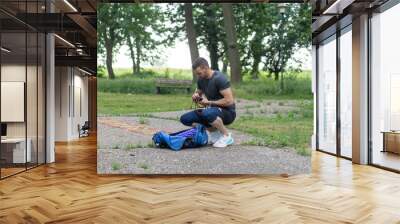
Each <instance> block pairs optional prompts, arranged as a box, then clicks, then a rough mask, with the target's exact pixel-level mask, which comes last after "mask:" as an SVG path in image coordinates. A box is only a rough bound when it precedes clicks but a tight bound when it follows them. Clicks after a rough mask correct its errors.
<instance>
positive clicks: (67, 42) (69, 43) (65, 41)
mask: <svg viewBox="0 0 400 224" xmlns="http://www.w3.org/2000/svg"><path fill="white" fill-rule="evenodd" d="M54 36H55V37H57V38H58V39H60V40H61V41H63V42H64V43H66V44H67V45H69V46H70V47H73V48H75V45H73V44H71V42H69V41H67V40H66V39H64V38H62V37H60V36H59V35H57V34H54Z"/></svg>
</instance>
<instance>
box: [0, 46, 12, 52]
mask: <svg viewBox="0 0 400 224" xmlns="http://www.w3.org/2000/svg"><path fill="white" fill-rule="evenodd" d="M0 49H1V50H2V51H4V52H6V53H10V52H11V51H10V50H8V49H7V48H5V47H1V48H0Z"/></svg>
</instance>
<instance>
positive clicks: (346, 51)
mask: <svg viewBox="0 0 400 224" xmlns="http://www.w3.org/2000/svg"><path fill="white" fill-rule="evenodd" d="M351 48H352V34H351V26H348V27H347V28H346V29H344V30H343V31H342V34H341V36H340V154H341V156H344V157H347V158H351V157H352V148H351V147H352V137H351V136H352V96H353V95H352V74H353V71H352V49H351Z"/></svg>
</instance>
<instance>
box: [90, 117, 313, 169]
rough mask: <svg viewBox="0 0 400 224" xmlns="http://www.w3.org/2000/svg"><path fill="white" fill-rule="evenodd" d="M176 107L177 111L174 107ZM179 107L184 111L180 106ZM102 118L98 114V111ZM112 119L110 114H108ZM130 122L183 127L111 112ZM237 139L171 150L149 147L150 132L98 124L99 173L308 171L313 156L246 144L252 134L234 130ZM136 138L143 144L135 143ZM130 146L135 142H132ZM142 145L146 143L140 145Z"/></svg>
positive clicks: (167, 128)
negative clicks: (225, 144) (222, 145)
mask: <svg viewBox="0 0 400 224" xmlns="http://www.w3.org/2000/svg"><path fill="white" fill-rule="evenodd" d="M177 113H179V112H177ZM180 113H182V112H180ZM99 119H100V120H101V119H102V118H101V117H99ZM107 119H110V117H107ZM111 119H112V120H113V121H116V122H119V123H123V124H129V126H138V125H147V126H149V127H151V128H153V129H154V130H155V131H158V130H164V131H167V132H175V131H179V130H182V129H184V128H187V127H185V126H183V125H182V124H180V123H179V122H177V121H175V120H168V119H160V118H144V119H143V118H138V117H112V118H111ZM232 133H233V136H234V139H235V144H234V145H233V146H230V147H227V148H214V147H211V146H207V147H202V148H196V149H184V150H182V151H178V152H175V151H172V150H168V149H159V148H148V146H147V145H148V143H151V137H152V135H151V134H149V133H144V132H143V133H141V131H140V130H136V129H135V130H134V131H132V130H131V131H130V130H128V129H124V128H116V127H111V126H109V125H107V124H105V123H103V124H102V123H101V122H99V124H98V140H99V144H98V146H99V149H98V154H97V155H98V161H97V164H98V165H97V169H98V173H99V174H299V173H308V172H310V169H311V160H310V157H308V156H301V155H298V154H297V153H296V152H294V151H293V150H291V149H270V148H268V147H259V146H245V145H240V144H241V143H244V142H247V141H249V140H251V139H252V138H253V137H252V136H250V135H247V134H244V133H241V132H238V131H235V130H232ZM138 144H140V145H142V147H140V148H138V146H137V145H138ZM133 146H134V147H133ZM144 147H145V148H144Z"/></svg>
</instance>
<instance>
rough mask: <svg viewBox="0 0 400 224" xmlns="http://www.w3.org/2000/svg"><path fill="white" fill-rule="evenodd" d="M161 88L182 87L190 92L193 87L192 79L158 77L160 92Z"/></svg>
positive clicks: (158, 91) (157, 83) (158, 89)
mask: <svg viewBox="0 0 400 224" xmlns="http://www.w3.org/2000/svg"><path fill="white" fill-rule="evenodd" d="M161 88H180V89H186V90H187V92H188V93H190V89H191V88H192V80H175V79H163V78H159V79H156V92H157V94H160V92H161Z"/></svg>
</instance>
